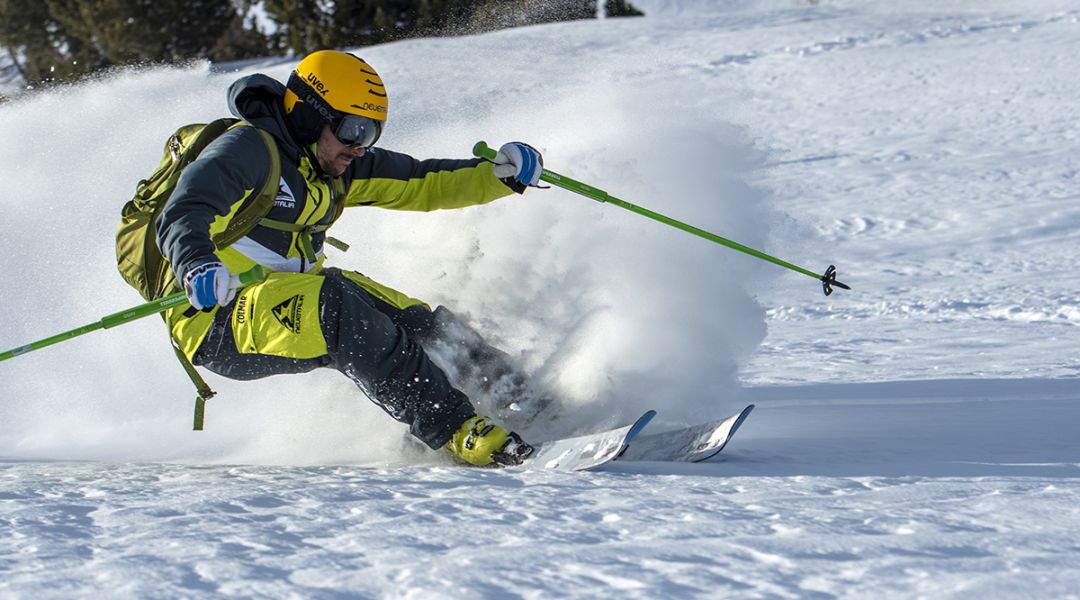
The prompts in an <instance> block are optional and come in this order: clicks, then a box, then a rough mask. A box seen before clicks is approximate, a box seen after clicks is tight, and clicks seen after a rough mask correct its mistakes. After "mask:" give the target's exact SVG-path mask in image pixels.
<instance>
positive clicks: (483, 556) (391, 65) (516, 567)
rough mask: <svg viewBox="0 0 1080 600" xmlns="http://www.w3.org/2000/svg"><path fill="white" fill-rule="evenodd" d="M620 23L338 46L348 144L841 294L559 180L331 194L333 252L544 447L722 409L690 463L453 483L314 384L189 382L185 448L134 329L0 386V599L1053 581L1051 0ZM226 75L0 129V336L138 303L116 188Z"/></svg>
mask: <svg viewBox="0 0 1080 600" xmlns="http://www.w3.org/2000/svg"><path fill="white" fill-rule="evenodd" d="M634 4H635V5H638V6H641V7H642V8H643V9H645V10H646V11H647V12H648V13H649V16H648V17H646V18H644V19H627V20H607V21H597V22H581V23H569V24H561V25H549V26H541V27H532V28H524V29H517V30H510V31H503V32H497V33H493V34H487V35H483V36H476V37H466V38H455V39H438V40H421V41H412V42H402V43H397V44H390V45H386V46H380V47H375V48H367V49H361V50H359V53H360V54H362V55H363V56H364V57H365V58H367V59H368V60H369V61H370V62H371V63H372V64H373V65H375V66H376V68H377V69H379V71H380V74H381V75H382V76H383V79H384V80H385V81H386V83H387V86H388V88H389V89H390V90H391V105H392V108H391V111H392V114H391V122H390V127H389V128H388V130H387V133H386V136H385V137H384V140H383V143H384V144H385V146H386V147H387V148H392V149H397V150H402V151H407V152H409V153H411V154H414V155H416V156H421V157H427V156H447V157H463V156H467V155H468V153H469V149H470V148H471V147H472V144H473V143H474V142H475V141H477V140H479V139H485V140H487V141H488V142H489V143H492V144H498V143H501V142H502V141H506V140H510V139H522V140H526V141H529V142H531V143H533V144H534V145H536V146H538V147H539V148H541V149H542V150H543V151H544V153H545V157H546V160H547V163H548V165H549V166H550V167H551V168H553V169H555V170H557V171H559V172H561V173H563V174H565V175H569V176H572V177H575V178H577V179H580V180H583V181H586V182H588V183H591V184H593V185H595V186H597V187H601V188H603V189H605V190H607V191H608V192H610V193H611V194H613V195H615V196H618V197H620V198H623V199H625V200H628V201H630V202H634V203H637V204H641V205H643V206H646V207H648V208H652V209H654V210H658V211H660V212H663V213H666V214H669V215H671V216H673V217H676V218H680V219H683V220H686V221H689V222H691V223H694V224H695V225H699V226H701V227H703V228H705V229H709V230H712V231H715V232H717V233H719V234H721V235H724V236H727V237H730V238H732V239H735V240H737V241H739V242H742V243H745V244H748V245H750V246H753V247H755V248H759V249H762V250H765V251H768V252H770V253H773V254H776V255H777V256H779V257H781V258H784V259H786V260H789V261H791V262H794V263H796V264H799V265H801V266H805V267H807V268H809V269H811V270H814V271H822V270H824V268H825V267H826V266H828V265H829V264H836V265H837V266H838V268H839V270H840V280H841V281H845V282H847V283H849V284H850V285H852V287H853V288H854V290H853V291H851V292H844V291H842V290H841V291H837V292H836V293H835V294H834V295H832V296H830V297H828V298H826V297H824V296H823V295H822V294H821V291H820V286H819V285H818V284H817V283H816V282H815V281H813V280H812V279H810V278H809V277H806V276H803V275H799V274H796V273H792V272H788V271H785V270H782V269H780V268H778V267H775V266H772V265H768V264H765V263H761V262H759V261H755V260H753V259H750V258H748V257H744V256H742V255H739V254H736V253H734V252H732V251H730V250H727V249H724V248H721V247H719V246H715V245H713V244H710V243H708V242H705V241H703V240H699V239H697V238H693V237H691V236H688V235H687V234H685V233H681V232H678V231H675V230H672V229H668V228H665V227H664V226H662V225H659V224H657V223H654V222H652V221H648V220H646V219H643V218H641V217H639V216H636V215H632V214H630V213H627V212H625V211H621V210H620V209H618V208H616V207H613V206H603V205H599V204H597V203H595V202H592V201H590V200H587V199H583V198H580V197H576V196H572V195H570V194H568V193H565V192H562V191H559V190H551V191H535V190H534V191H530V192H529V193H528V194H526V195H525V196H524V197H521V198H516V197H515V198H510V199H506V200H502V201H499V202H497V203H495V204H493V205H490V206H486V207H481V208H475V209H467V210H463V211H457V212H441V213H432V214H405V213H390V212H386V211H378V210H360V209H357V210H355V211H352V212H351V213H347V214H346V216H345V218H343V220H342V221H341V223H340V224H339V225H338V226H337V227H336V228H335V233H336V234H337V235H338V237H342V238H344V239H346V240H348V241H349V242H350V243H352V245H353V249H352V250H351V251H350V252H349V253H348V254H340V253H336V251H333V250H331V251H330V252H331V261H332V262H334V263H335V264H337V265H338V266H343V267H346V268H352V269H357V270H361V271H363V272H365V273H367V274H368V275H370V276H372V277H374V278H376V279H378V280H380V281H383V282H385V283H387V284H389V285H392V286H395V287H397V288H399V289H401V290H403V291H406V292H407V293H409V294H412V295H415V296H418V297H422V298H426V299H428V300H429V301H431V302H432V303H433V304H445V305H447V306H450V307H451V308H453V309H454V310H455V311H457V312H459V313H460V314H463V315H465V316H467V317H468V318H469V319H470V321H471V322H472V323H473V325H474V326H475V327H476V328H477V329H478V330H480V331H481V332H482V333H484V334H485V335H486V336H488V337H489V338H490V339H492V340H493V341H495V342H497V343H498V344H499V345H500V346H502V347H504V348H506V349H507V350H508V351H510V352H511V353H512V354H513V355H514V356H515V358H516V359H517V360H518V361H519V362H520V364H521V365H522V367H523V368H524V369H526V370H528V371H529V372H530V373H533V374H534V376H535V378H536V380H537V381H540V382H543V384H544V385H546V386H548V387H549V388H551V389H553V390H556V391H557V392H558V393H559V395H560V398H561V399H562V406H561V413H562V415H563V423H564V425H563V427H564V428H566V427H569V426H568V425H566V424H565V423H567V422H571V421H573V422H577V423H579V424H580V427H582V428H583V429H588V428H589V427H595V426H599V425H602V424H614V423H617V422H622V421H626V420H630V419H632V418H634V417H636V416H637V414H640V412H641V411H642V410H644V409H646V408H655V409H657V410H658V411H659V413H660V415H659V416H658V417H657V420H656V422H654V424H653V425H650V427H664V426H671V425H674V424H676V423H686V422H693V421H698V420H702V419H706V418H717V417H722V416H726V415H727V414H730V413H732V412H734V411H735V410H737V409H738V408H741V406H742V405H743V404H745V403H748V402H754V403H755V404H756V405H757V409H756V410H755V411H754V413H753V414H752V415H751V417H750V419H749V420H748V421H747V422H746V424H745V426H744V427H743V428H742V430H741V431H740V432H739V434H738V436H737V437H736V439H735V440H734V441H733V442H732V444H731V445H730V446H729V447H728V449H727V450H725V451H724V453H723V454H722V455H721V457H719V459H717V460H715V461H713V462H710V463H708V464H702V465H671V464H661V463H616V464H614V465H612V466H610V467H607V468H606V469H605V470H604V471H602V472H596V473H589V474H574V475H568V474H557V473H547V472H541V471H521V470H518V471H485V470H477V469H468V468H461V467H456V466H454V465H452V464H450V463H449V461H447V460H446V459H445V458H444V457H442V456H440V455H437V454H435V453H431V452H426V451H424V450H423V449H420V448H418V447H417V446H416V445H415V444H413V443H411V442H409V441H407V440H406V437H405V433H404V430H403V427H401V426H400V425H397V424H395V423H393V422H392V421H391V420H390V419H389V418H388V417H386V416H385V415H383V414H382V413H381V411H379V410H378V409H377V408H375V407H374V406H372V405H371V404H370V403H369V402H368V401H367V400H365V399H364V398H362V397H361V396H360V395H359V394H358V393H357V392H356V390H355V388H354V387H353V386H352V385H351V384H350V383H348V382H347V381H345V380H344V378H342V377H340V376H339V375H337V374H336V373H333V372H325V373H317V374H312V375H308V376H298V377H287V378H272V379H269V380H265V381H262V382H255V383H243V384H241V383H234V382H228V381H224V380H221V379H220V378H216V377H213V376H211V377H210V382H211V384H212V385H214V387H215V388H216V389H217V390H218V391H219V392H220V395H219V397H218V398H215V399H214V400H212V401H211V403H210V407H209V415H208V429H207V431H205V432H203V433H200V434H195V433H192V432H190V431H189V430H188V426H189V423H190V419H191V412H190V411H191V400H192V398H193V392H192V391H191V389H190V384H189V382H188V381H187V380H186V378H185V377H184V375H183V372H182V371H181V370H180V368H179V367H178V366H177V365H176V364H175V359H174V358H173V356H172V355H171V351H170V350H169V348H168V345H167V342H166V340H165V335H164V331H163V328H162V327H161V324H160V323H159V322H156V321H154V320H153V319H147V320H145V321H143V322H140V323H136V324H130V325H126V326H124V327H122V328H118V329H114V330H111V331H108V332H98V333H94V334H90V335H88V336H85V337H83V338H79V339H77V340H73V341H69V342H65V343H64V344H61V345H59V346H56V347H53V348H49V349H45V350H41V351H39V352H35V353H32V354H29V355H26V356H22V357H19V358H17V359H15V360H12V361H6V362H5V363H4V364H2V365H0V392H2V396H0V398H2V399H0V403H2V405H0V406H2V412H3V415H4V419H3V421H4V427H3V428H2V429H0V457H2V458H0V596H5V597H7V596H10V597H31V596H32V597H64V598H68V597H75V596H89V595H92V594H96V595H105V596H107V597H203V596H206V595H208V594H214V595H220V596H241V597H252V596H256V597H289V596H292V597H333V596H341V597H417V598H419V597H423V598H429V597H445V598H451V597H464V596H476V597H515V596H521V597H527V598H548V597H554V596H571V597H581V598H593V597H597V596H600V595H601V594H603V595H608V596H615V597H656V596H663V597H676V596H685V597H710V598H712V597H724V596H733V597H800V598H802V597H834V596H838V597H851V598H861V597H868V596H874V597H916V596H922V597H933V598H937V597H964V598H967V597H1003V598H1005V597H1010V598H1011V597H1018V596H1032V597H1048V598H1049V597H1053V598H1062V597H1073V598H1075V597H1078V592H1077V590H1080V569H1077V567H1076V565H1077V564H1078V563H1080V542H1078V541H1077V540H1080V509H1078V508H1077V507H1078V506H1080V485H1078V484H1077V481H1078V477H1080V441H1078V433H1077V430H1078V429H1077V428H1078V424H1080V330H1078V329H1077V327H1078V325H1080V275H1077V274H1076V272H1077V270H1076V269H1077V267H1076V266H1077V264H1080V102H1078V101H1077V98H1080V79H1078V78H1077V77H1076V66H1075V62H1076V56H1078V55H1080V8H1077V7H1076V5H1075V3H1074V2H1066V1H1060V2H1059V1H1051V0H1045V1H1044V0H1036V1H1030V2H1015V1H1013V0H1010V1H1004V0H989V1H981V0H980V1H975V0H971V1H969V2H949V3H939V2H930V1H928V0H927V1H922V0H914V1H906V0H905V1H903V2H901V1H896V2H870V1H847V2H842V1H828V0H824V1H822V2H820V3H818V4H817V5H808V4H807V3H797V2H794V1H788V0H771V1H765V0H761V1H751V0H743V1H735V0H728V1H723V2H706V1H704V0H702V1H696V2H695V1H691V0H636V1H635V2H634ZM291 65H292V63H291V61H282V60H271V61H267V62H266V63H264V64H262V65H256V66H255V67H251V68H246V69H245V71H244V72H245V73H246V72H265V73H267V74H269V75H271V76H274V77H277V78H281V79H284V78H285V77H286V76H287V73H288V71H289V69H290V68H291ZM237 76H238V74H237V73H228V74H218V73H211V72H210V71H209V70H208V68H207V67H205V66H203V65H195V66H192V67H191V68H188V69H154V70H143V71H138V72H122V73H119V74H116V75H114V76H111V77H108V78H104V79H101V80H98V81H94V82H88V83H84V84H80V85H78V86H73V87H71V88H67V89H64V90H60V91H56V92H49V93H47V94H42V95H38V96H35V97H32V98H27V99H24V100H19V101H15V102H11V103H7V104H5V105H3V106H2V107H0V132H2V136H0V164H2V165H4V167H3V168H2V169H0V190H3V192H2V193H0V208H2V211H3V215H4V217H3V237H2V240H3V243H2V246H0V247H2V249H3V252H0V298H2V306H3V308H4V313H3V314H4V327H3V328H0V349H7V348H11V347H14V346H18V345H21V344H22V343H25V342H27V341H29V340H33V339H39V338H42V337H45V336H47V335H50V334H52V333H56V332H59V331H63V330H66V329H70V328H73V327H75V326H78V325H82V324H84V323H89V322H92V321H95V320H97V319H99V318H101V317H102V316H104V315H106V314H110V313H112V312H115V311H117V310H119V309H121V308H124V307H126V306H129V305H132V304H135V303H137V301H138V298H137V296H135V295H134V293H133V292H132V291H131V290H130V289H128V288H127V287H125V285H124V284H123V282H122V281H121V280H120V279H119V277H117V276H116V273H115V270H114V267H113V264H114V263H113V260H114V257H113V244H112V235H113V232H114V228H115V225H116V219H117V214H118V209H119V206H120V205H121V204H122V203H123V201H125V200H126V199H127V198H129V197H130V195H131V192H132V190H133V188H134V184H135V182H136V181H138V179H140V178H141V177H143V176H145V174H147V173H148V172H150V171H151V170H152V169H153V167H154V166H155V165H156V164H157V161H158V159H159V156H160V154H159V152H160V148H161V145H162V143H163V141H164V139H165V138H166V137H167V135H168V134H169V133H170V132H171V131H172V130H173V129H175V128H176V127H177V126H179V125H181V124H184V123H188V122H198V121H205V120H208V119H211V118H214V117H217V116H221V115H222V114H224V111H225V108H224V89H225V88H226V87H227V86H228V84H229V83H230V82H231V81H232V80H233V79H235V78H236V77H237ZM476 400H477V402H478V403H480V404H481V405H482V406H483V404H484V402H485V400H484V399H483V398H476Z"/></svg>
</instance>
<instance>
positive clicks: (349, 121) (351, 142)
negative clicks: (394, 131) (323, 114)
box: [331, 114, 382, 148]
mask: <svg viewBox="0 0 1080 600" xmlns="http://www.w3.org/2000/svg"><path fill="white" fill-rule="evenodd" d="M331 126H332V128H333V131H334V137H336V138H337V139H338V141H339V142H341V143H342V144H345V145H346V146H349V147H350V148H370V147H372V146H373V145H374V144H375V142H376V141H377V140H378V139H379V136H380V135H382V121H376V120H375V119H372V118H371V117H363V116H360V115H349V114H345V115H342V116H341V117H340V118H338V119H337V120H336V121H335V122H334V123H331Z"/></svg>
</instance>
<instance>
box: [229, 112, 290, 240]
mask: <svg viewBox="0 0 1080 600" xmlns="http://www.w3.org/2000/svg"><path fill="white" fill-rule="evenodd" d="M244 126H246V127H254V129H255V131H257V132H258V133H259V137H261V138H262V140H263V143H264V144H265V145H266V150H267V152H269V153H270V172H269V173H267V175H266V183H264V184H263V187H262V189H261V190H259V193H258V194H257V195H256V196H255V199H254V200H252V201H251V203H250V204H248V205H247V206H246V207H244V208H243V209H241V210H240V212H239V213H237V214H236V216H234V217H233V218H232V220H231V221H229V224H228V225H226V226H225V230H224V231H222V232H221V233H219V234H217V235H215V236H214V238H213V240H214V245H215V246H217V248H218V249H221V248H225V247H227V246H230V245H232V244H234V243H235V242H236V241H237V240H239V239H240V238H242V237H244V236H245V235H247V234H248V232H249V231H251V229H252V228H253V227H255V225H257V224H258V223H259V221H260V220H261V219H262V218H263V217H265V216H266V215H267V214H269V212H270V209H271V208H273V207H274V201H275V200H276V199H277V192H278V182H279V181H280V180H281V157H280V156H279V155H278V149H277V142H275V141H274V136H272V135H270V134H269V133H268V132H266V131H264V130H262V129H259V128H258V127H255V126H254V125H252V124H251V123H248V122H246V121H240V122H238V123H236V124H235V125H234V126H233V127H244Z"/></svg>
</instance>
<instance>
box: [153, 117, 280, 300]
mask: <svg viewBox="0 0 1080 600" xmlns="http://www.w3.org/2000/svg"><path fill="white" fill-rule="evenodd" d="M269 174H270V155H269V152H268V150H267V147H266V144H265V143H264V142H263V141H262V138H261V137H259V133H258V132H257V131H255V129H254V128H253V127H235V128H233V129H230V130H229V131H226V132H225V133H224V134H222V136H221V137H219V138H218V139H216V140H214V141H213V142H211V143H210V145H209V146H207V147H206V149H204V150H203V151H202V154H200V155H199V158H198V159H196V160H195V161H194V162H192V163H191V164H190V165H188V166H187V168H185V169H184V171H183V172H182V173H181V174H180V179H179V181H178V182H177V184H176V189H175V190H173V194H172V196H171V197H170V198H169V200H168V201H167V202H166V203H165V207H164V208H163V209H162V211H161V214H159V215H158V219H157V245H158V248H160V249H161V253H162V255H163V256H164V257H165V258H166V259H167V260H168V261H169V264H170V265H172V268H173V272H174V273H175V274H176V278H177V280H178V281H183V278H184V275H185V274H186V273H187V272H188V271H190V270H191V269H193V268H194V267H197V266H199V265H201V264H204V263H208V262H213V261H215V260H217V259H216V258H215V256H214V243H213V241H211V238H210V226H211V224H213V222H214V219H215V218H217V217H224V216H226V215H229V214H230V213H232V212H233V211H235V210H238V209H239V208H240V207H241V206H242V205H243V203H244V201H246V200H249V199H251V198H252V197H253V196H254V195H255V194H257V193H258V190H260V189H262V186H263V185H264V182H265V180H266V177H267V176H269Z"/></svg>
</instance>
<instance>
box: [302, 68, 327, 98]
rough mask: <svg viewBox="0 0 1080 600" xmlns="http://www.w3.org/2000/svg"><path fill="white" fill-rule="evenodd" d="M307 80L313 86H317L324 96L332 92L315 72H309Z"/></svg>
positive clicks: (316, 88)
mask: <svg viewBox="0 0 1080 600" xmlns="http://www.w3.org/2000/svg"><path fill="white" fill-rule="evenodd" d="M307 81H308V84H309V85H311V87H313V88H315V90H317V91H318V92H319V93H320V94H322V95H323V96H325V95H327V94H329V93H330V88H328V87H326V86H325V85H323V82H321V81H319V78H318V77H316V76H315V74H314V73H308V75H307Z"/></svg>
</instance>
